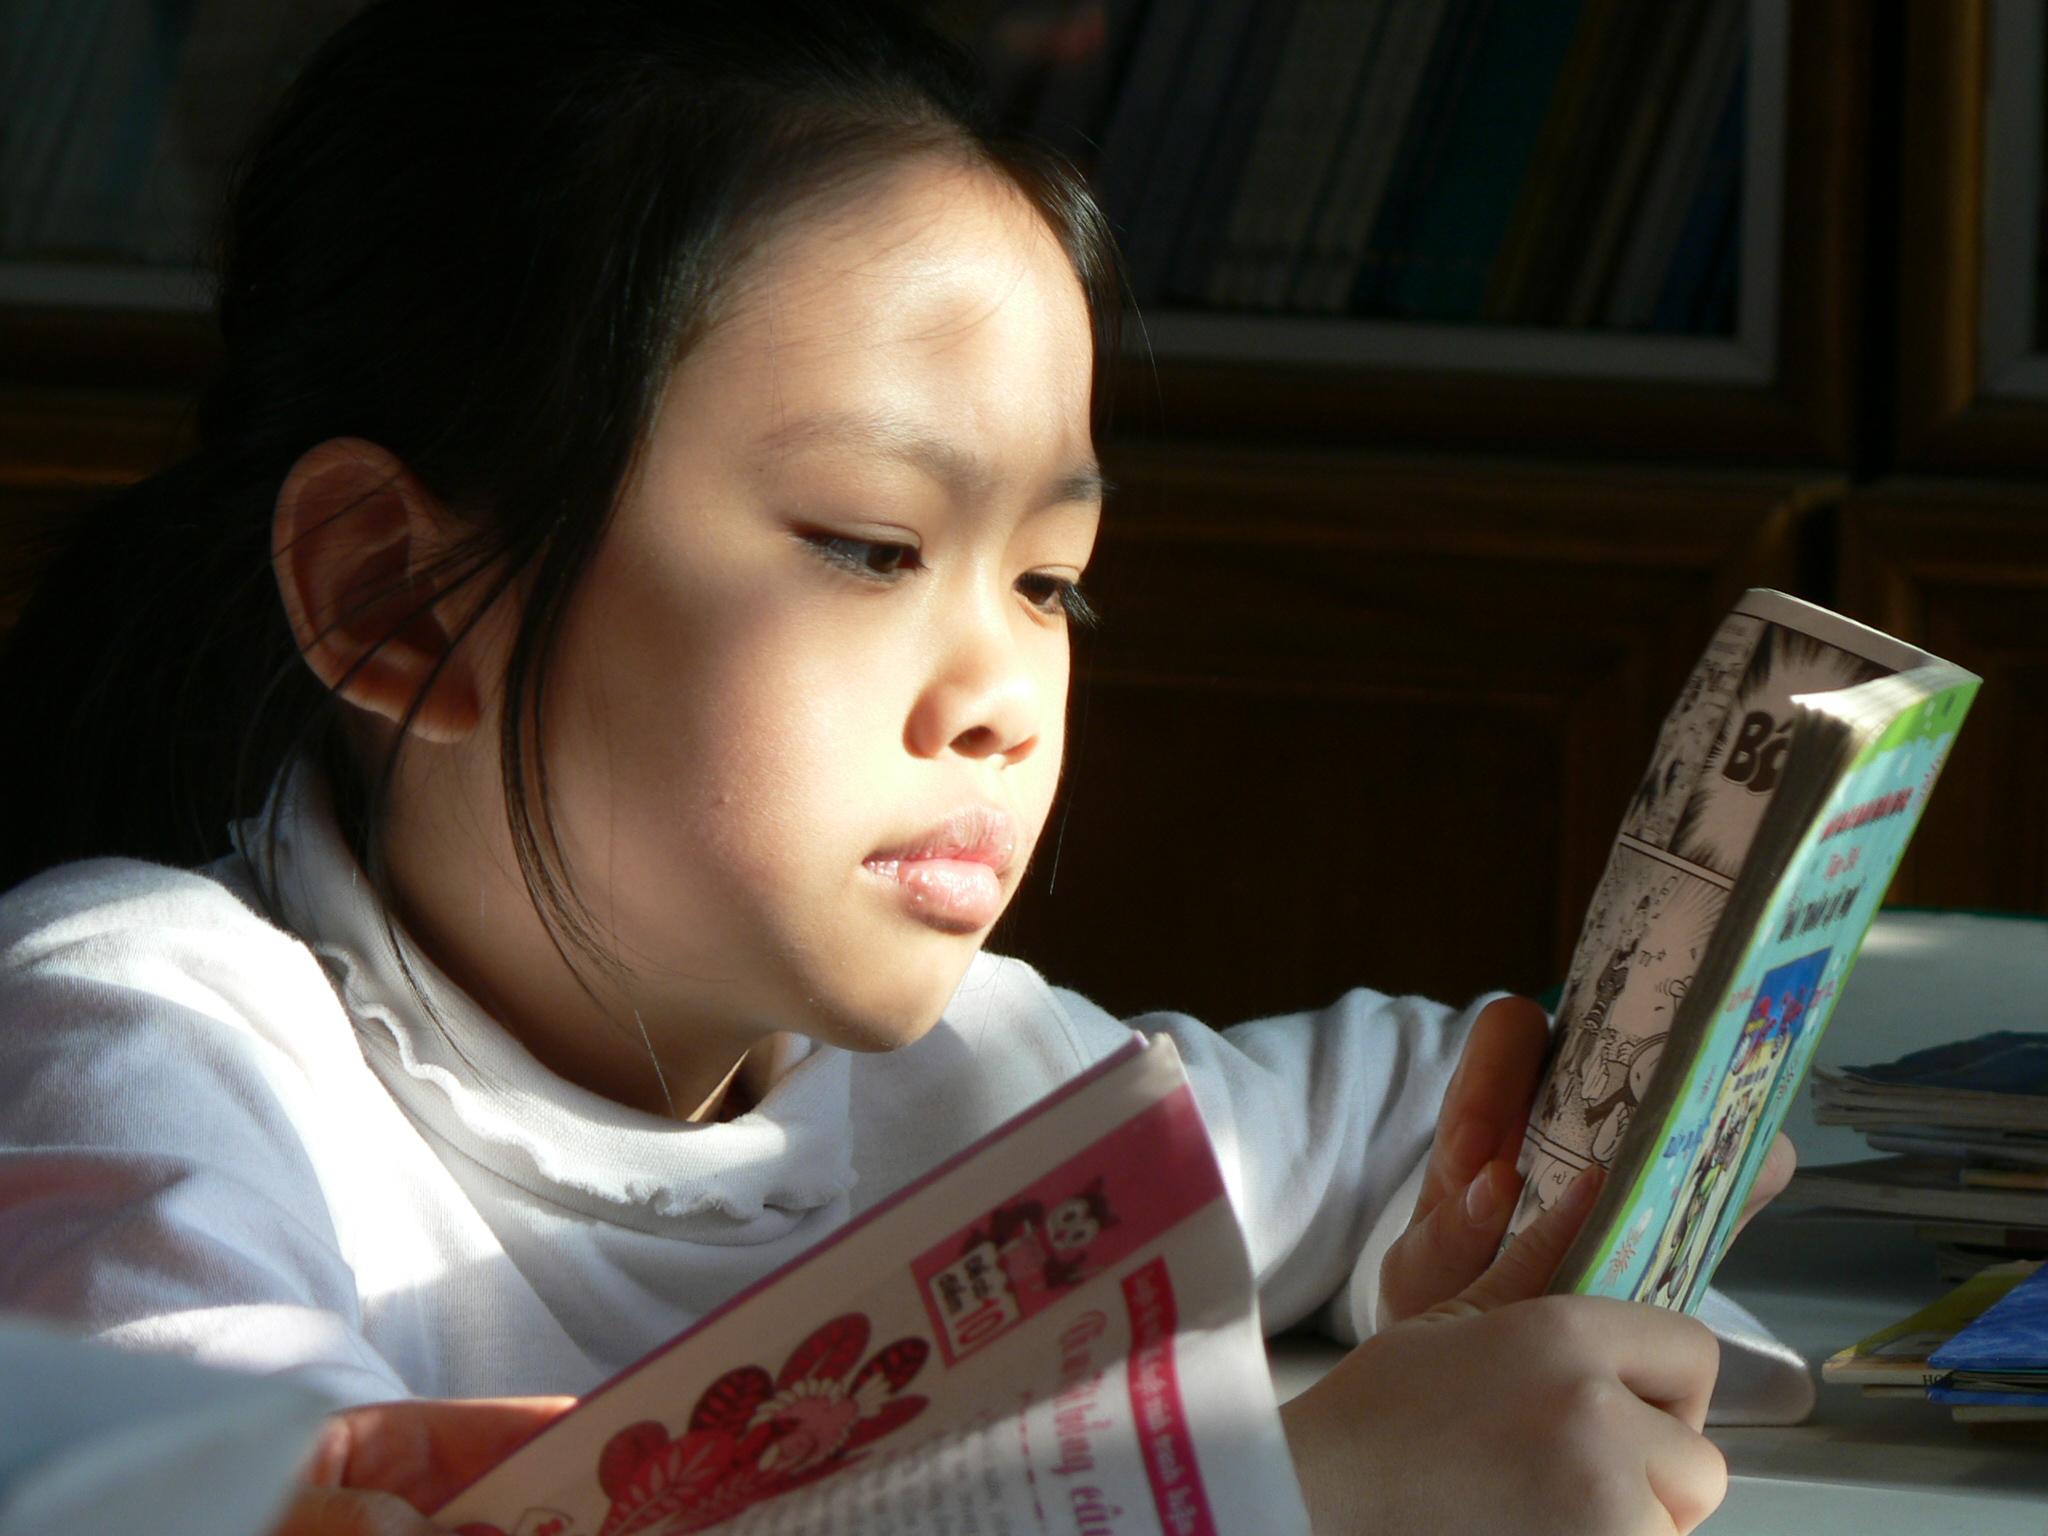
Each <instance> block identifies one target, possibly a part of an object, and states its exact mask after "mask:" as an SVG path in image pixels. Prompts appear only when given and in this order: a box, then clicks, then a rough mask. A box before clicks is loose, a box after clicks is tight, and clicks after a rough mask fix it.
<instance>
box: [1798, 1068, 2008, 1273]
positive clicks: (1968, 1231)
mask: <svg viewBox="0 0 2048 1536" xmlns="http://www.w3.org/2000/svg"><path fill="white" fill-rule="evenodd" d="M1812 1081H1813V1102H1814V1118H1815V1119H1816V1120H1818V1121H1819V1122H1820V1123H1821V1124H1823V1125H1848V1126H1854V1127H1856V1128H1857V1129H1859V1130H1861V1131H1862V1132H1863V1134H1864V1137H1865V1139H1866V1140H1868V1141H1869V1143H1870V1145H1871V1147H1872V1148H1873V1149H1874V1150H1876V1151H1879V1152H1885V1153H1890V1154H1892V1155H1891V1156H1888V1157H1880V1158H1874V1159H1871V1160H1869V1161H1865V1162H1855V1163H1840V1164H1835V1165H1832V1166H1828V1167H1820V1168H1810V1169H1802V1170H1801V1171H1800V1172H1799V1173H1798V1174H1797V1175H1795V1176H1794V1178H1793V1181H1792V1187H1791V1189H1790V1190H1788V1191H1787V1192H1786V1196H1785V1200H1786V1203H1787V1204H1788V1205H1805V1206H1809V1207H1813V1208H1816V1209H1817V1210H1820V1211H1835V1212H1855V1213H1857V1214H1859V1215H1864V1216H1872V1217H1878V1218H1884V1219H1890V1220H1896V1221H1904V1222H1910V1223H1912V1224H1913V1225H1914V1226H1915V1227H1916V1228H1917V1229H1918V1230H1919V1231H1920V1232H1921V1234H1922V1235H1923V1236H1925V1237H1927V1238H1928V1239H1929V1240H1930V1241H1931V1242H1933V1243H1934V1245H1935V1254H1936V1259H1937V1263H1938V1265H1939V1267H1940V1271H1941V1273H1942V1274H1943V1276H1944V1277H1946V1278H1950V1279H1960V1278H1963V1277H1965V1276H1968V1275H1971V1274H1974V1273H1976V1272H1977V1271H1979V1270H1981V1269H1983V1268H1985V1267H1986V1266H1988V1265H1991V1264H1996V1263H2000V1262H2004V1261H2008V1260H2011V1259H2015V1258H2036V1259H2038V1258H2042V1257H2048V1034H2032V1033H2021V1032H2017V1031H2012V1030H2000V1031H1997V1032H1996V1033H1992V1034H1986V1035H1979V1036H1977V1037H1975V1038H1974V1039H1970V1040H1962V1041H1957V1042H1955V1043H1953V1044H1948V1045H1940V1046H1934V1047H1931V1048H1930V1049H1927V1050H1922V1051H1915V1052H1913V1053H1912V1054H1910V1055H1907V1056H1902V1057H1900V1058H1899V1059H1898V1060H1897V1061H1891V1062H1884V1063H1881V1064H1879V1065H1876V1066H1869V1067H1848V1068H1826V1067H1823V1068H1816V1069H1815V1071H1814V1074H1813V1079H1812Z"/></svg>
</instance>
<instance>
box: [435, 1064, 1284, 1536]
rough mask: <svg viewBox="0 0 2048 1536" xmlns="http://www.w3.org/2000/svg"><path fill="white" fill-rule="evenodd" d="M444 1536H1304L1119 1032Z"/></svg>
mask: <svg viewBox="0 0 2048 1536" xmlns="http://www.w3.org/2000/svg"><path fill="white" fill-rule="evenodd" d="M434 1518H435V1520H436V1521H437V1522H438V1523H440V1524H442V1525H444V1526H447V1527H450V1528H452V1529H455V1530H457V1531H459V1532H462V1533H463V1536H680V1533H683V1532H692V1531H706V1530H711V1529H714V1528H716V1529H719V1530H724V1531H730V1532H734V1533H746V1536H755V1533H759V1536H767V1533H783V1532H792V1533H793V1532H799V1531H801V1532H812V1531H827V1530H829V1531H832V1532H835V1533H849V1536H863V1533H870V1532H871V1533H875V1536H881V1533H889V1536H925V1533H930V1536H939V1533H961V1532H969V1531H973V1532H1002V1533H1013V1536H1026V1533H1037V1532H1063V1533H1075V1536H1082V1533H1086V1536H1108V1533H1112V1532H1113V1533H1117V1536H1127V1533H1131V1536H1135V1533H1146V1532H1152V1533H1160V1536H1225V1533H1233V1532H1253V1531H1256V1532H1260V1533H1266V1532H1291V1531H1305V1530H1306V1528H1307V1519H1306V1516H1305V1514H1304V1513H1303V1511H1302V1507H1301V1502H1300V1495H1299V1492H1298V1490H1297V1489H1296V1487H1295V1484H1294V1481H1293V1477H1292V1475H1291V1473H1290V1471H1289V1462H1288V1457H1287V1451H1286V1446H1285V1442H1284V1440H1283V1438H1282V1436H1281V1432H1280V1426H1279V1420H1278V1416H1277V1414H1276V1413H1275V1411H1274V1407H1273V1394H1272V1387H1271V1382H1270V1378H1269V1376H1268V1374H1267V1368H1266V1362H1265V1352H1264V1343H1263V1340H1262V1338H1261V1337H1260V1334H1259V1328H1258V1321H1257V1309H1256V1305H1255V1301H1254V1294H1253V1287H1252V1280H1251V1273H1250V1267H1249V1263H1248V1261H1247V1258H1246V1255H1245V1251H1244V1243H1243V1238H1242V1236H1241V1234H1240V1232H1239V1229H1238V1226H1237V1222H1236V1218H1235V1217H1234V1216H1233V1215H1232V1213H1231V1210H1230V1205H1229V1201H1228V1198H1227V1196H1226V1194H1225V1190H1224V1185H1223V1179H1222V1175H1221V1172H1220V1170H1219V1169H1218V1167H1217V1164H1216V1159H1215V1154H1214V1152H1213V1150H1212V1148H1211V1146H1210V1144H1209V1139H1208V1135H1207V1132H1206V1130H1205V1129H1204V1127H1203V1124H1202V1118H1201V1112H1200V1110H1199V1108H1198V1107H1197V1106H1196V1103H1195V1099H1194V1094H1193V1092H1192V1090H1191V1089H1190V1088H1189V1086H1188V1082H1187V1078H1186V1075H1185V1073H1184V1072H1183V1071H1182V1070H1181V1066H1180V1060H1179V1057H1178V1055H1177V1053H1176V1052H1175V1051H1174V1049H1173V1045H1172V1042H1171V1041H1170V1040H1167V1039H1165V1038H1163V1037H1162V1038H1159V1039H1155V1040H1154V1041H1152V1042H1151V1044H1150V1045H1149V1046H1140V1045H1139V1044H1138V1043H1137V1042H1136V1041H1135V1040H1134V1041H1133V1043H1132V1044H1131V1045H1130V1046H1129V1047H1127V1048H1126V1049H1124V1050H1122V1051H1119V1052H1118V1053H1117V1054H1116V1055H1114V1056H1112V1057H1110V1058H1108V1059H1107V1060H1105V1061H1103V1062H1101V1063H1099V1064H1098V1065H1097V1066H1095V1067H1093V1068H1091V1069H1090V1070H1089V1071H1087V1072H1086V1073H1084V1074H1082V1075H1081V1076H1080V1077H1078V1078H1076V1079H1075V1080H1074V1081H1073V1082H1071V1083H1069V1084H1067V1085H1065V1086H1064V1087H1062V1088H1060V1089H1059V1090H1057V1091H1055V1092H1054V1093H1053V1094H1051V1095H1049V1096H1048V1097H1046V1098H1045V1099H1043V1100H1041V1101H1040V1102H1039V1103H1038V1104H1037V1105H1035V1106H1033V1107H1032V1108H1031V1109H1029V1110H1027V1111H1025V1112H1024V1113H1023V1114H1022V1115H1020V1116H1018V1117H1017V1118H1016V1119H1014V1120H1012V1121H1011V1122H1009V1123H1008V1124H1007V1125H1005V1126H1003V1127H1001V1128H1000V1129H998V1130H996V1131H995V1132H993V1133H991V1134H990V1135H989V1136H988V1137H986V1138H984V1139H983V1140H982V1141H980V1142H978V1143H976V1144H975V1145H974V1146H973V1147H970V1148H968V1149H967V1150H966V1151H964V1152H962V1153H960V1154H959V1155H958V1156H956V1157H955V1158H953V1159H952V1160H951V1161H949V1162H948V1163H946V1164H944V1165H942V1166H941V1167H940V1168H938V1169H936V1170H935V1171H934V1172H932V1173H931V1174H929V1175H927V1176H926V1177H924V1178H923V1179H921V1180H919V1181H918V1182H917V1183H915V1184H913V1185H911V1186H910V1187H908V1188H907V1189H905V1190H903V1191H901V1192H900V1193H898V1194H897V1195H896V1196H894V1197H893V1198H891V1199H890V1200H888V1201H885V1202H884V1203H883V1204H881V1205H880V1206H878V1207H876V1208H875V1209H874V1210H873V1211H870V1212H868V1213H867V1214H866V1215H865V1216H863V1217H861V1218H860V1219H859V1220H857V1221H854V1222H852V1223H849V1224H848V1225H847V1226H846V1227H845V1228H843V1229H842V1230H841V1231H840V1232H838V1233H836V1234H835V1235H834V1236H833V1237H831V1238H829V1239H827V1240H826V1241H825V1242H824V1243H822V1244H820V1245H819V1246H818V1247H817V1248H816V1249H814V1250H812V1252H811V1253H810V1254H808V1255H806V1256H805V1257H804V1258H802V1259H799V1260H798V1261H796V1262H795V1263H793V1264H791V1265H789V1266H787V1267H785V1268H784V1269H782V1270H780V1271H778V1272H777V1273H776V1274H774V1275H772V1276H770V1277H769V1278H767V1279H766V1280H764V1281H762V1282H761V1283H760V1284H758V1285H756V1286H755V1287H753V1288H752V1289H751V1290H749V1291H747V1292H745V1293H743V1294H742V1295H741V1296H739V1297H737V1298H736V1299H735V1300H733V1301H732V1302H730V1303H728V1304H727V1305H726V1306H725V1307H724V1308H722V1309H720V1310H719V1311H717V1312H715V1313H713V1314H711V1315H710V1316H708V1317H706V1318H705V1319H703V1320H702V1321H701V1322H700V1323H698V1324H697V1325H696V1326H695V1327H693V1328H691V1329H690V1330H688V1331H687V1332H685V1333H683V1334H682V1335H680V1336H678V1337H677V1338H676V1339H674V1340H673V1341H671V1342H670V1343H669V1344H667V1345H665V1346H663V1347H662V1348H661V1349H659V1350H656V1351H655V1352H654V1353H653V1354H651V1355H649V1356H648V1357H647V1358H646V1359H644V1360H642V1361H641V1362H640V1363H639V1364H638V1365H636V1366H634V1367H633V1368H632V1369H630V1370H628V1371H626V1372H624V1373H623V1374H622V1375H620V1376H618V1377H617V1378H615V1379H614V1380H612V1381H611V1382H609V1383H607V1384H606V1385H604V1386H603V1387H600V1388H598V1389H597V1390H596V1391H594V1392H592V1393H591V1394H590V1395H589V1396H588V1397H587V1398H585V1399H584V1401H583V1402H582V1403H581V1404H579V1405H578V1407H577V1408H576V1410H575V1411H574V1412H572V1413H570V1414H567V1415H565V1416H564V1417H563V1418H562V1419H561V1420H559V1421H557V1422H556V1423H555V1424H554V1425H551V1426H550V1427H549V1428H548V1429H547V1430H546V1431H544V1432H543V1433H542V1434H541V1435H539V1436H537V1437H536V1438H535V1439H534V1440H533V1441H531V1442H529V1443H528V1444H527V1445H525V1446H523V1447H521V1448H520V1449H519V1450H518V1451H516V1452H515V1453H514V1454H513V1455H512V1456H510V1457H509V1458H507V1459H506V1460H505V1461H504V1462H502V1463H500V1464H499V1465H498V1466H497V1467H495V1468H493V1469H492V1470H491V1471H490V1472H489V1473H487V1474H485V1475H484V1476H483V1477H482V1478H481V1479H479V1480H478V1481H477V1482H476V1483H474V1484H472V1485H471V1486H470V1487H469V1488H468V1489H466V1490H464V1491H463V1493H461V1494H460V1495H459V1496H457V1497H456V1498H455V1499H454V1500H453V1501H451V1502H450V1503H449V1504H447V1505H445V1506H444V1507H443V1508H442V1509H440V1510H439V1511H437V1512H436V1513H435V1515H434Z"/></svg>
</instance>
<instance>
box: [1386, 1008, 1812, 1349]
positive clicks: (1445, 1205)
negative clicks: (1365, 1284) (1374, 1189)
mask: <svg viewBox="0 0 2048 1536" xmlns="http://www.w3.org/2000/svg"><path fill="white" fill-rule="evenodd" d="M1549 1039H1550V1023H1549V1020H1548V1019H1547V1018H1546V1017H1545V1016H1544V1013H1543V1010H1542V1009H1541V1008H1538V1007H1537V1006H1536V1005H1535V1004H1534V1003H1532V1002H1530V1001H1529V1000H1528V999H1527V998H1525V997H1504V998H1501V999H1500V1000H1499V1001H1497V1002H1493V1003H1489V1004H1488V1005H1487V1006H1486V1007H1485V1009H1483V1010H1482V1011H1481V1012H1480V1015H1479V1017H1478V1019H1477V1020H1476V1021H1475V1022H1474V1023H1473V1026H1472V1033H1471V1035H1470V1037H1469V1038H1468V1039H1467V1040H1466V1042H1465V1050H1464V1054H1463V1055H1461V1056H1460V1057H1459V1058H1458V1070H1457V1071H1456V1072H1455V1073H1454V1074H1453V1075H1452V1077H1451V1084H1450V1087H1449V1088H1447V1089H1445V1091H1444V1102H1443V1108H1442V1109H1441V1110H1439V1111H1438V1113H1437V1127H1436V1140H1435V1142H1434V1143H1433V1144H1432V1146H1431V1147H1430V1153H1429V1166H1428V1168H1427V1169H1426V1170H1425V1171H1424V1173H1423V1176H1422V1191H1421V1193H1420V1194H1419V1195H1417V1197H1416V1200H1415V1213H1414V1215H1412V1216H1411V1217H1410V1218H1409V1221H1408V1230H1407V1231H1405V1232H1403V1233H1402V1234H1401V1236H1400V1237H1399V1238H1398V1239H1397V1240H1396V1241H1395V1242H1394V1245H1393V1246H1392V1247H1391V1248H1389V1249H1388V1250H1387V1254H1386V1257H1385V1259H1383V1260H1382V1261H1381V1263H1380V1301H1379V1323H1380V1326H1382V1327H1385V1326H1386V1325H1388V1324H1390V1323H1397V1322H1399V1321H1401V1320H1402V1319H1403V1318H1408V1317H1413V1316H1415V1315H1416V1314H1417V1313H1419V1312H1422V1311H1424V1310H1425V1309H1427V1308H1429V1307H1432V1306H1435V1305H1436V1304H1437V1303H1438V1302H1440V1301H1443V1300H1445V1299H1446V1298H1448V1297H1452V1296H1456V1295H1457V1294H1458V1293H1459V1292H1460V1291H1462V1290H1464V1289H1465V1288H1466V1287H1467V1286H1469V1285H1471V1284H1472V1283H1473V1282H1474V1281H1475V1280H1477V1279H1478V1278H1479V1277H1480V1275H1482V1274H1484V1273H1485V1272H1486V1268H1487V1266H1488V1265H1489V1264H1491V1263H1492V1262H1493V1257H1494V1254H1495V1253H1496V1252H1497V1251H1498V1250H1499V1248H1500V1240H1501V1237H1502V1235H1503V1234H1504V1233H1505V1232H1506V1231H1507V1226H1508V1218H1509V1217H1510V1216H1512V1215H1513V1214H1514V1209H1515V1202H1516V1201H1517V1200H1518V1199H1520V1198H1521V1194H1522V1177H1521V1175H1520V1174H1518V1173H1516V1172H1515V1162H1516V1160H1517V1158H1518V1157H1519V1156H1520V1154H1521V1148H1522V1131H1523V1128H1524V1127H1525V1126H1526V1125H1527V1124H1528V1122H1529V1107H1530V1105H1531V1104H1533V1103H1534V1102H1535V1100H1536V1090H1537V1088H1538V1087H1540V1086H1541V1077H1542V1068H1543V1055H1544V1051H1545V1048H1546V1047H1547V1045H1548V1044H1549ZM1796 1162H1797V1158H1796V1156H1795V1155H1794V1153H1793V1150H1792V1143H1791V1142H1789V1141H1787V1140H1786V1139H1785V1138H1784V1137H1783V1136H1779V1137H1778V1138H1777V1139H1776V1140H1775V1141H1773V1142H1772V1143H1771V1150H1770V1153H1769V1155H1768V1156H1767V1157H1766V1158H1765V1159H1764V1165H1763V1167H1762V1169H1761V1170H1760V1171H1759V1172H1758V1173H1757V1177H1756V1183H1755V1184H1753V1185H1752V1186H1751V1187H1750V1192H1749V1198H1748V1200H1747V1201H1746V1202H1744V1204H1743V1207H1742V1215H1741V1218H1740V1219H1739V1220H1738V1221H1737V1223H1736V1227H1735V1230H1736V1231H1737V1232H1738V1233H1739V1232H1741V1230H1742V1228H1743V1227H1744V1226H1746V1225H1748V1223H1749V1219H1750V1218H1751V1217H1752V1216H1754V1215H1755V1214H1756V1213H1757V1212H1758V1211H1760V1210H1762V1209H1763V1208H1764V1206H1766V1205H1768V1204H1769V1203H1770V1202H1771V1200H1772V1199H1774V1198H1775V1197H1776V1196H1777V1195H1778V1194H1779V1193H1780V1192H1781V1191H1782V1190H1783V1189H1784V1188H1785V1185H1786V1183H1787V1182H1788V1181H1789V1180H1790V1179H1791V1177H1792V1170H1793V1167H1794V1165H1795V1164H1796Z"/></svg>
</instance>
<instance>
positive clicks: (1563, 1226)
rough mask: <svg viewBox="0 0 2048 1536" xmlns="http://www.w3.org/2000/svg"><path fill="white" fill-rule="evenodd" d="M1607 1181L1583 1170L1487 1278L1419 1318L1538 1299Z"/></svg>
mask: <svg viewBox="0 0 2048 1536" xmlns="http://www.w3.org/2000/svg"><path fill="white" fill-rule="evenodd" d="M1606 1177H1607V1171H1606V1170H1605V1169H1604V1168H1601V1167H1599V1166H1597V1165H1595V1166H1593V1167H1590V1168H1586V1169H1583V1170H1582V1171H1581V1172H1580V1173H1579V1176H1578V1177H1577V1178H1575V1179H1573V1180H1572V1182H1571V1183H1570V1184H1569V1185H1568V1186H1567V1187H1566V1189H1565V1192H1564V1195H1563V1197H1562V1198H1561V1199H1559V1201H1558V1202H1557V1204H1556V1205H1553V1206H1552V1207H1551V1208H1550V1209H1549V1210H1547V1211H1545V1212H1544V1213H1543V1214H1542V1215H1541V1216H1538V1217H1537V1218H1536V1220H1535V1221H1534V1222H1532V1223H1530V1225H1529V1226H1528V1228H1527V1229H1526V1230H1524V1231H1523V1233H1522V1234H1521V1236H1519V1237H1517V1238H1516V1239H1515V1240H1514V1241H1513V1242H1512V1243H1510V1244H1508V1246H1507V1247H1506V1248H1505V1249H1503V1250H1502V1251H1501V1253H1500V1255H1499V1256H1498V1257H1497V1258H1495V1259H1494V1261H1493V1263H1492V1264H1490V1265H1489V1266H1487V1270H1486V1273H1485V1274H1483V1275H1481V1276H1480V1277H1479V1278H1478V1279H1477V1280H1474V1281H1473V1282H1472V1283H1471V1284H1470V1285H1468V1286H1466V1287H1465V1289H1464V1291H1463V1292H1461V1293H1460V1294H1459V1295H1457V1296H1453V1297H1452V1298H1451V1299H1450V1300H1449V1301H1446V1302H1441V1303H1439V1304H1438V1305H1436V1306H1434V1307H1432V1308H1430V1309H1429V1311H1427V1312H1425V1313H1423V1314H1422V1315H1423V1316H1424V1317H1471V1316H1474V1315H1475V1314H1477V1313H1480V1312H1491V1311H1493V1310H1494V1309H1495V1308H1498V1307H1504V1306H1506V1305H1507V1304H1508V1303H1509V1302H1512V1301H1527V1300H1528V1299H1529V1298H1530V1297H1532V1296H1541V1295H1542V1294H1543V1293H1544V1291H1545V1290H1546V1289H1548V1288H1549V1285H1550V1277H1551V1276H1552V1275H1554V1274H1556V1273H1557V1266H1558V1262H1559V1261H1560V1260H1561V1259H1563V1258H1564V1255H1565V1250H1566V1249H1567V1248H1569V1247H1571V1245H1572V1239H1574V1238H1576V1237H1577V1236H1578V1235H1579V1229H1580V1228H1581V1227H1583V1226H1584V1225H1585V1224H1586V1213H1587V1212H1589V1211H1591V1210H1592V1209H1593V1200H1594V1197H1595V1196H1596V1195H1598V1194H1599V1193H1600V1186H1601V1184H1602V1183H1603V1182H1605V1180H1606Z"/></svg>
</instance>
